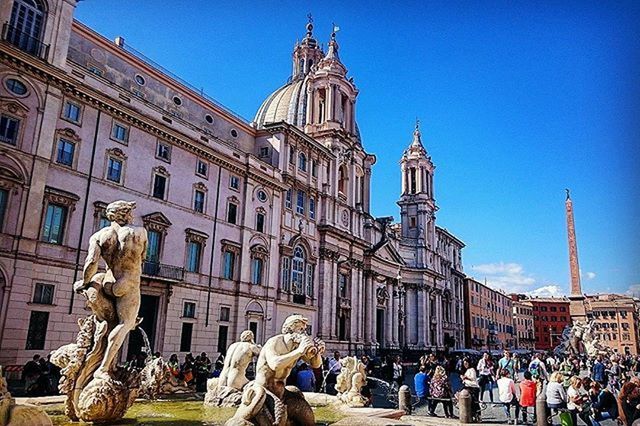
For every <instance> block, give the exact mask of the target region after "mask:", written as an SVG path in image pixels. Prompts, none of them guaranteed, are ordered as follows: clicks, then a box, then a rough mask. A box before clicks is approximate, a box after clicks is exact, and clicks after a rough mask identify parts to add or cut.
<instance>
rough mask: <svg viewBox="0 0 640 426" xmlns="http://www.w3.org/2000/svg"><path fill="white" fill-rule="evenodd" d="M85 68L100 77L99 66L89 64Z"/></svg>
mask: <svg viewBox="0 0 640 426" xmlns="http://www.w3.org/2000/svg"><path fill="white" fill-rule="evenodd" d="M87 69H88V70H89V72H90V73H91V74H95V75H97V76H99V77H102V70H101V69H100V68H98V67H96V66H95V65H89V66H88V67H87Z"/></svg>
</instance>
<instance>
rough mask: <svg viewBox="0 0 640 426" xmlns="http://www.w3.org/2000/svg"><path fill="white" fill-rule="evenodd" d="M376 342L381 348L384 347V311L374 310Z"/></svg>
mask: <svg viewBox="0 0 640 426" xmlns="http://www.w3.org/2000/svg"><path fill="white" fill-rule="evenodd" d="M376 340H377V342H378V345H380V347H381V348H382V347H383V346H384V309H378V310H376Z"/></svg>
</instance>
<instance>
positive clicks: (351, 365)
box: [336, 356, 367, 407]
mask: <svg viewBox="0 0 640 426" xmlns="http://www.w3.org/2000/svg"><path fill="white" fill-rule="evenodd" d="M340 365H342V369H341V371H340V374H338V377H337V378H336V391H338V399H339V400H340V401H342V402H343V403H345V404H347V405H348V406H350V407H364V406H365V405H366V403H367V399H366V398H365V397H363V396H362V395H361V394H360V390H361V389H362V387H363V386H364V385H365V384H366V383H367V373H366V367H365V365H364V364H363V363H362V361H360V360H359V359H358V358H356V357H354V356H348V357H345V358H342V359H341V360H340Z"/></svg>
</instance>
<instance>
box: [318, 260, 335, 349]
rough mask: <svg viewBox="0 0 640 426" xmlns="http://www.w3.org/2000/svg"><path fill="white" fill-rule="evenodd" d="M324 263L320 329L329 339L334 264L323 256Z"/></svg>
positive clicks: (324, 336) (322, 262)
mask: <svg viewBox="0 0 640 426" xmlns="http://www.w3.org/2000/svg"><path fill="white" fill-rule="evenodd" d="M320 262H321V264H322V277H321V278H322V289H321V291H322V296H323V297H322V299H321V303H322V310H321V312H322V317H321V318H322V322H321V324H320V330H321V333H322V337H323V338H325V339H328V338H330V337H331V273H332V271H333V266H332V265H331V261H330V260H329V259H328V258H326V257H325V258H323V259H322V260H321V261H320Z"/></svg>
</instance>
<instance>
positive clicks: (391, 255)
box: [370, 240, 405, 265]
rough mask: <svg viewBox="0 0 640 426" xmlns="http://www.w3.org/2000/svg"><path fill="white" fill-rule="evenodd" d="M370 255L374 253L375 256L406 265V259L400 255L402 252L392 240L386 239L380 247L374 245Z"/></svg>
mask: <svg viewBox="0 0 640 426" xmlns="http://www.w3.org/2000/svg"><path fill="white" fill-rule="evenodd" d="M370 255H373V256H374V257H375V258H378V259H381V260H384V261H387V262H391V263H397V264H399V265H404V264H405V262H404V259H402V256H400V253H398V251H397V250H396V249H395V248H394V247H393V245H391V244H390V241H388V240H387V241H385V242H384V243H382V244H381V245H380V246H379V247H374V248H373V249H372V250H371V251H370Z"/></svg>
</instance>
